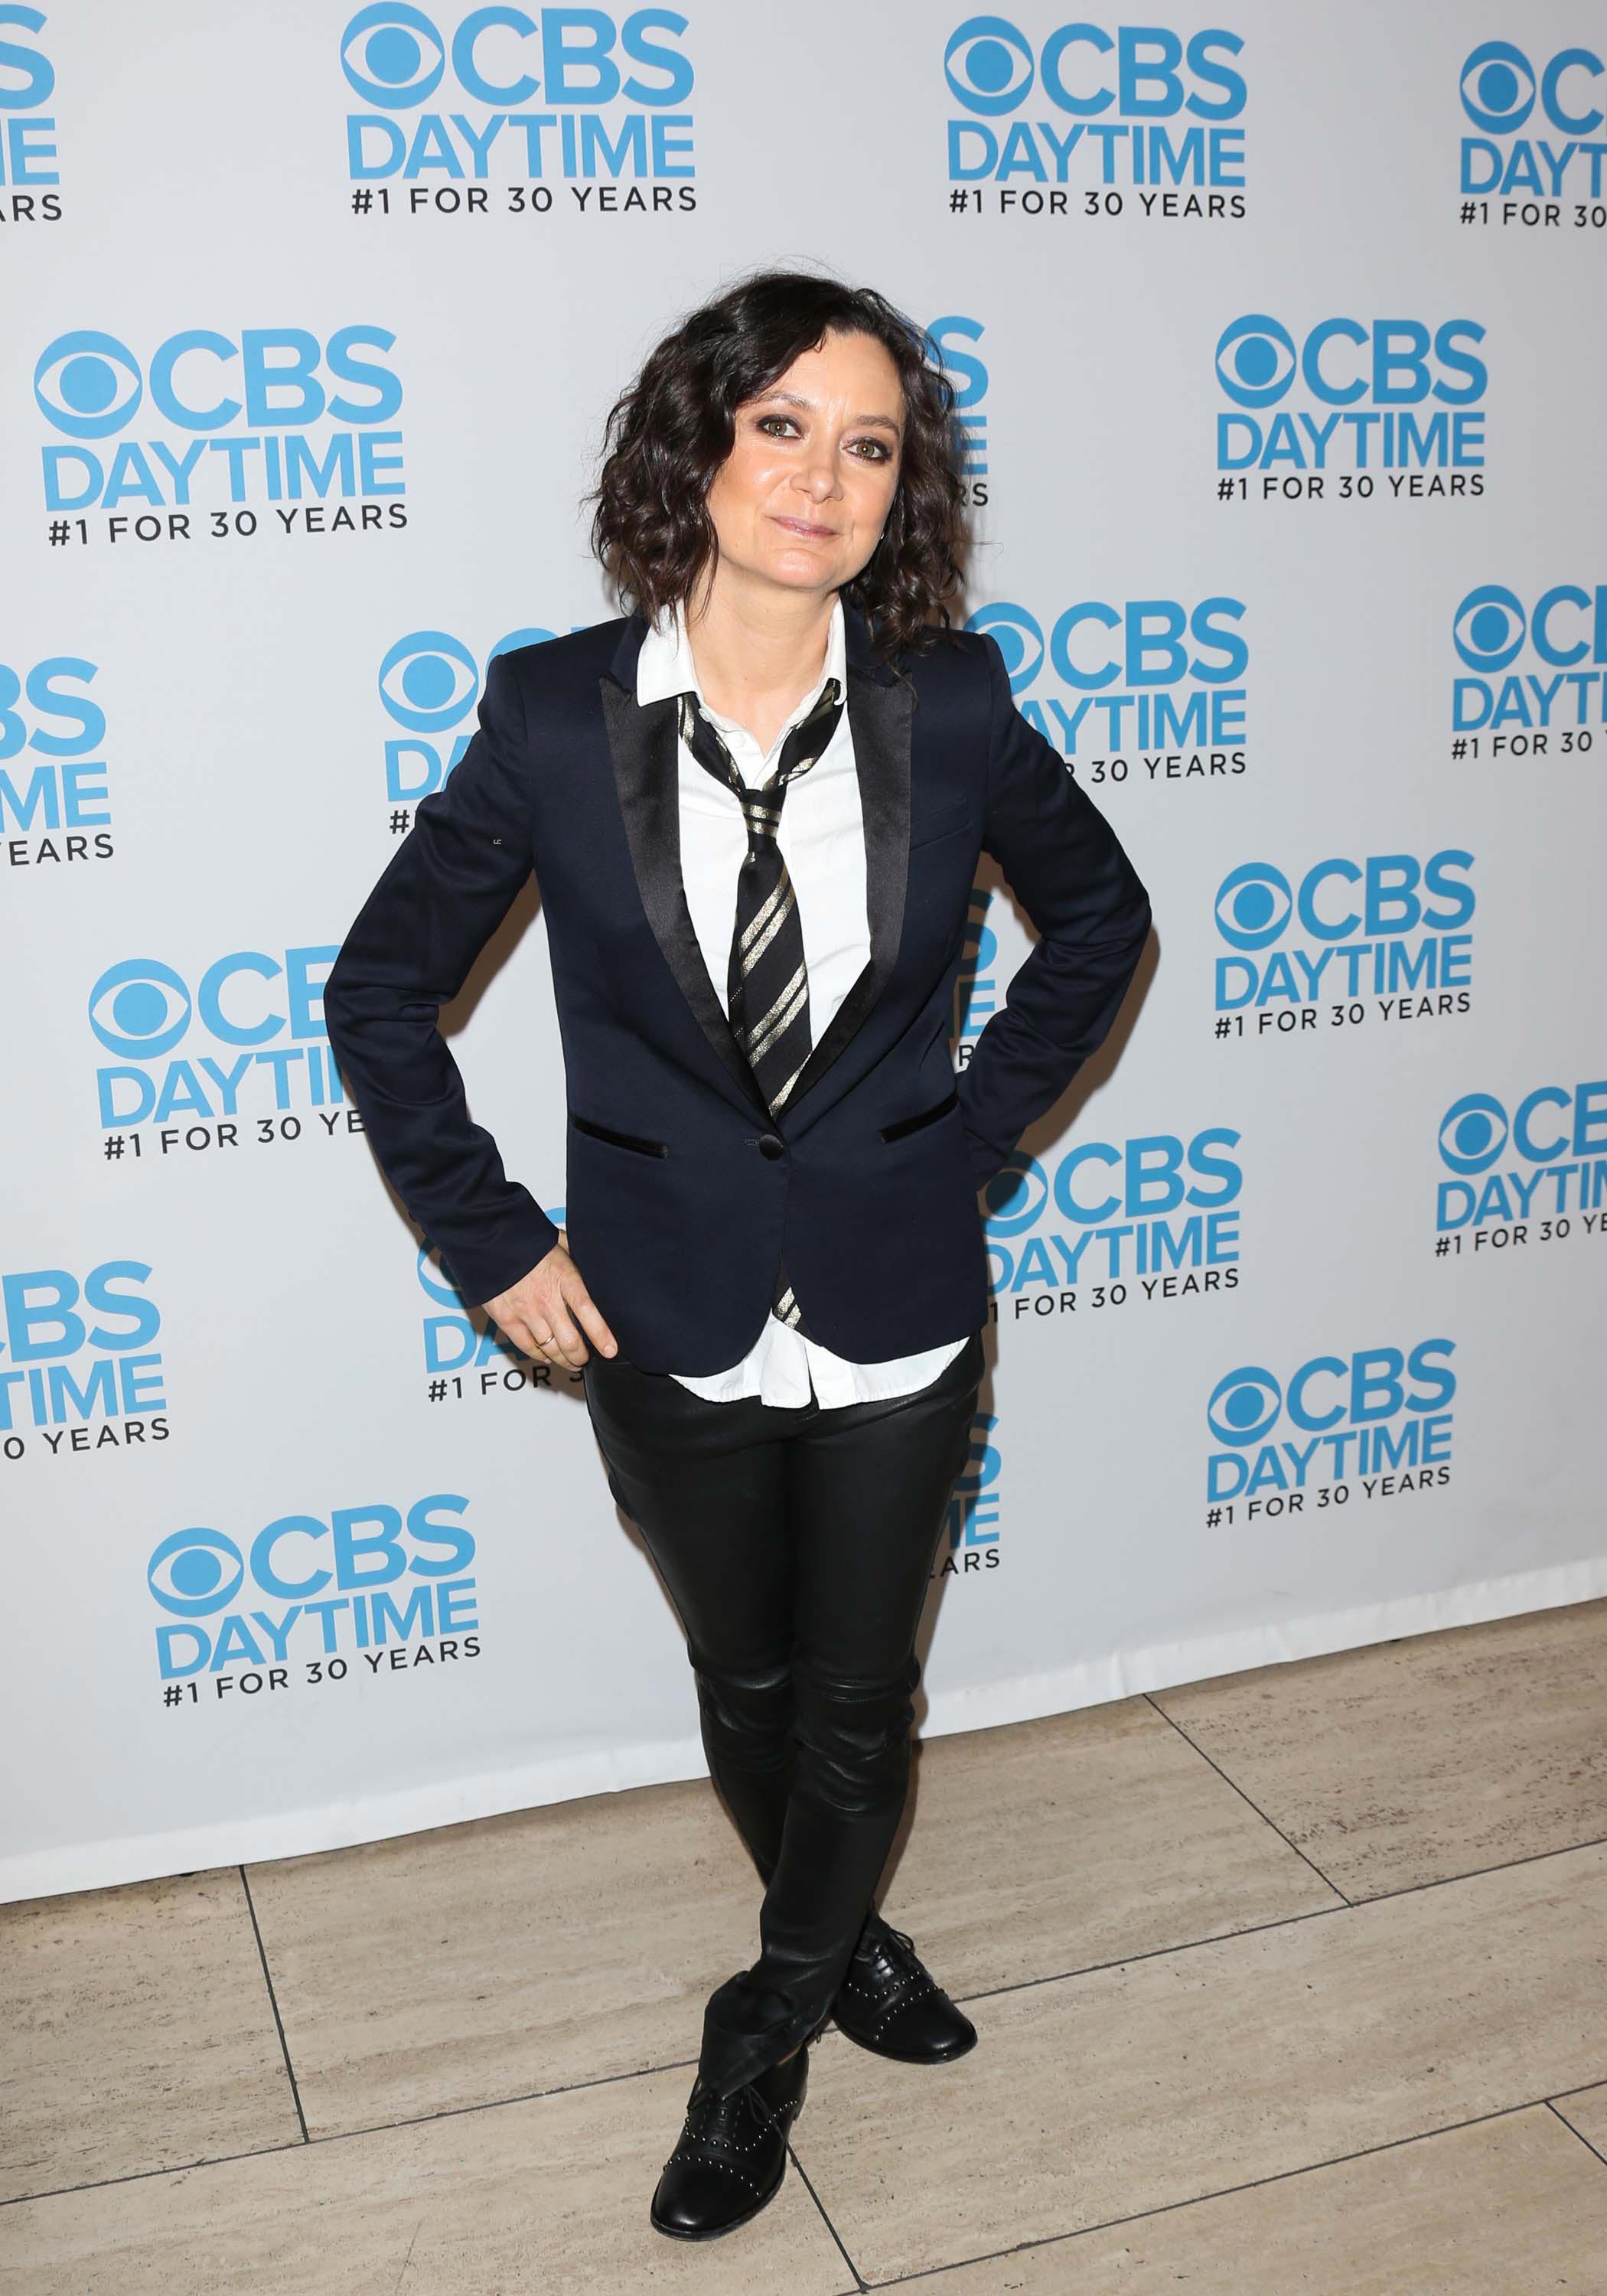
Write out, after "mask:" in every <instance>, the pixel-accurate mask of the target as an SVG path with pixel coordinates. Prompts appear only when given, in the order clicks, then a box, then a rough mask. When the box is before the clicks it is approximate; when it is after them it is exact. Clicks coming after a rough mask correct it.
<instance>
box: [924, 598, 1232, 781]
mask: <svg viewBox="0 0 1607 2296" xmlns="http://www.w3.org/2000/svg"><path fill="white" fill-rule="evenodd" d="M1244 611H1245V610H1244V605H1243V603H1242V600H1240V599H1238V598H1229V597H1213V598H1202V599H1201V600H1200V601H1199V602H1198V603H1195V604H1193V605H1192V606H1191V605H1187V604H1185V603H1184V602H1183V601H1181V600H1180V599H1177V598H1127V599H1122V600H1120V601H1116V600H1106V599H1102V598H1084V599H1081V600H1079V601H1078V603H1076V604H1074V605H1069V606H1066V607H1064V608H1063V609H1062V611H1061V612H1059V613H1058V614H1057V615H1055V616H1054V619H1051V620H1049V621H1048V623H1047V626H1046V627H1045V621H1044V619H1040V617H1039V616H1038V615H1037V614H1035V613H1034V612H1033V611H1031V610H1030V609H1029V607H1026V606H1022V605H1018V604H1015V603H1013V602H1010V601H1004V600H1000V601H997V602H996V603H994V604H992V605H988V606H981V607H979V608H978V610H977V611H976V612H975V613H974V614H972V616H971V618H970V619H969V620H968V621H967V623H966V625H965V627H966V628H967V629H968V630H982V631H985V632H986V633H987V634H988V636H989V637H991V638H992V639H993V640H994V641H995V642H996V644H997V646H998V649H999V652H1001V653H1002V654H1003V655H1004V667H1005V668H1006V669H1007V670H1008V671H1009V673H1010V690H1011V693H1013V695H1014V697H1015V704H1016V707H1017V709H1019V710H1020V711H1021V715H1022V717H1025V718H1026V720H1027V722H1028V724H1029V726H1033V727H1035V728H1036V730H1037V732H1038V733H1040V734H1043V735H1044V737H1045V740H1046V741H1050V742H1054V746H1055V748H1056V749H1057V750H1060V751H1061V753H1062V756H1063V757H1065V758H1068V759H1069V760H1070V762H1071V763H1072V764H1074V765H1078V766H1080V767H1082V769H1083V774H1082V777H1083V779H1085V780H1086V781H1088V782H1090V783H1107V784H1111V783H1114V784H1117V785H1119V784H1120V783H1124V782H1128V781H1131V782H1134V783H1144V785H1146V786H1148V785H1150V784H1152V783H1155V784H1160V783H1179V784H1181V783H1185V782H1211V781H1218V782H1220V781H1226V780H1229V779H1231V778H1232V777H1233V776H1234V775H1238V774H1242V772H1243V771H1244V767H1245V753H1244V747H1243V743H1244V715H1245V707H1246V702H1247V699H1248V690H1247V688H1246V685H1245V683H1244V676H1245V671H1246V668H1248V665H1249V661H1250V648H1249V646H1248V645H1247V644H1246V643H1245V640H1244V638H1243V635H1242V633H1241V631H1240V630H1239V628H1238V627H1237V626H1238V624H1239V623H1240V622H1241V621H1242V619H1243V616H1244Z"/></svg>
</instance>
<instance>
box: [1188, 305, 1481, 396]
mask: <svg viewBox="0 0 1607 2296" xmlns="http://www.w3.org/2000/svg"><path fill="white" fill-rule="evenodd" d="M1464 337H1465V338H1466V339H1467V340H1468V341H1469V342H1472V343H1479V342H1482V341H1483V340H1484V329H1483V328H1482V327H1481V326H1480V325H1478V324H1476V322H1474V321H1473V320H1472V319H1447V320H1446V321H1445V322H1444V324H1442V325H1441V326H1440V327H1439V328H1438V329H1437V330H1436V331H1435V332H1433V333H1432V334H1431V332H1430V331H1429V329H1428V328H1427V327H1426V326H1425V325H1423V323H1422V321H1421V320H1417V319H1376V320H1374V321H1373V324H1372V326H1371V327H1365V326H1363V325H1362V324H1360V323H1359V322H1358V321H1357V320H1355V319H1324V320H1322V321H1320V322H1319V324H1317V325H1316V326H1315V327H1313V328H1312V329H1311V331H1310V332H1309V333H1308V335H1307V337H1306V339H1305V341H1304V342H1303V343H1300V344H1297V343H1296V341H1295V339H1294V337H1293V336H1292V335H1291V333H1290V332H1289V329H1288V328H1287V327H1286V326H1284V325H1283V323H1282V321H1281V320H1278V319H1275V318H1273V317H1272V316H1271V315H1270V314H1269V313H1267V312H1266V311H1249V312H1246V313H1245V314H1244V316H1242V318H1237V319H1234V320H1233V321H1232V322H1231V324H1229V325H1227V326H1226V327H1225V328H1224V329H1223V330H1222V332H1221V333H1220V335H1218V338H1217V348H1216V352H1215V363H1216V369H1217V380H1218V382H1219V383H1220V384H1221V386H1222V389H1223V390H1224V391H1225V392H1226V395H1227V397H1228V398H1231V399H1232V401H1233V403H1234V406H1242V407H1246V408H1250V409H1255V408H1259V407H1264V406H1276V405H1277V403H1278V401H1279V400H1280V399H1281V398H1284V397H1285V396H1286V395H1287V393H1288V391H1289V388H1290V386H1291V383H1292V382H1293V381H1294V379H1295V376H1296V374H1297V373H1299V375H1300V380H1301V381H1302V382H1303V383H1304V384H1305V387H1306V389H1308V390H1309V391H1310V393H1311V394H1312V396H1313V398H1316V399H1319V400H1321V401H1322V403H1323V404H1324V406H1354V405H1356V403H1357V401H1358V400H1363V399H1365V400H1368V401H1369V402H1371V403H1372V404H1374V405H1377V406H1420V405H1421V404H1422V403H1423V400H1424V399H1426V398H1437V399H1439V400H1440V401H1441V402H1442V403H1443V404H1444V405H1446V406H1472V404H1473V403H1474V402H1475V401H1476V400H1477V399H1480V398H1482V397H1483V395H1484V390H1485V386H1486V384H1487V382H1488V379H1489V377H1488V370H1487V368H1486V367H1485V365H1484V363H1483V361H1482V360H1481V359H1478V358H1475V357H1473V355H1472V351H1471V350H1468V349H1466V348H1464V347H1463V342H1462V338H1464ZM1335 342H1338V343H1341V344H1349V345H1350V346H1352V352H1351V356H1350V358H1349V368H1350V370H1351V371H1350V372H1349V373H1346V374H1345V375H1344V376H1343V378H1342V379H1341V380H1331V379H1330V377H1329V376H1328V375H1327V374H1326V373H1324V364H1323V363H1324V355H1325V354H1326V353H1327V351H1328V349H1329V347H1330V346H1331V345H1332V344H1333V343H1335ZM1431 352H1432V354H1433V357H1434V358H1435V359H1436V360H1437V361H1438V362H1439V365H1440V367H1442V368H1446V369H1448V370H1449V371H1450V373H1453V374H1456V375H1460V376H1462V377H1463V378H1464V380H1463V381H1461V382H1457V383H1452V382H1447V381H1446V380H1445V377H1444V375H1443V374H1441V375H1440V376H1439V378H1438V379H1434V378H1431V374H1430V368H1429V357H1430V353H1431ZM1338 363H1339V362H1337V361H1336V362H1335V364H1336V365H1337V364H1338ZM1358 366H1359V367H1360V368H1361V369H1362V370H1363V372H1362V373H1356V372H1354V370H1355V369H1356V368H1357V367H1358Z"/></svg>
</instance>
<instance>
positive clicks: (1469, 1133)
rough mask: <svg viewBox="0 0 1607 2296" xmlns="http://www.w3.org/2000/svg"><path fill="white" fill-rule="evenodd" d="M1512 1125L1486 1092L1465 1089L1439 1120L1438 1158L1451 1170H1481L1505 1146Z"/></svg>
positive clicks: (1462, 1171)
mask: <svg viewBox="0 0 1607 2296" xmlns="http://www.w3.org/2000/svg"><path fill="white" fill-rule="evenodd" d="M1511 1130H1512V1128H1511V1126H1510V1125H1509V1124H1508V1122H1507V1120H1506V1111H1505V1109H1504V1108H1503V1107H1502V1105H1501V1103H1500V1102H1499V1101H1498V1100H1496V1099H1495V1098H1494V1097H1493V1095H1491V1094H1489V1093H1488V1092H1470V1093H1464V1095H1463V1097H1462V1098H1461V1099H1460V1100H1458V1101H1453V1103H1451V1105H1450V1107H1449V1108H1447V1111H1446V1112H1445V1114H1444V1116H1443V1117H1442V1118H1441V1119H1440V1122H1439V1154H1440V1159H1441V1161H1442V1162H1444V1163H1446V1164H1447V1165H1449V1167H1450V1169H1451V1170H1452V1171H1453V1172H1461V1173H1464V1174H1467V1173H1470V1172H1482V1171H1485V1170H1487V1169H1488V1167H1489V1166H1490V1165H1491V1164H1493V1163H1494V1162H1495V1160H1496V1157H1497V1156H1499V1154H1500V1153H1501V1151H1502V1150H1503V1149H1504V1148H1505V1145H1506V1144H1507V1140H1508V1138H1509V1137H1510V1135H1511Z"/></svg>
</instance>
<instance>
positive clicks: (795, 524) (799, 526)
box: [775, 518, 837, 542]
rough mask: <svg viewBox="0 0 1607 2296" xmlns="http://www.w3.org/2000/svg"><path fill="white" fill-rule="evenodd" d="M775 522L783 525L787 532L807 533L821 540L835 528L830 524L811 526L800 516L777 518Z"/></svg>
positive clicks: (832, 532) (833, 531)
mask: <svg viewBox="0 0 1607 2296" xmlns="http://www.w3.org/2000/svg"><path fill="white" fill-rule="evenodd" d="M775 523H776V524H777V526H784V527H785V528H786V529H787V531H788V533H789V534H807V535H808V536H810V537H812V538H814V539H816V540H819V541H822V542H824V540H825V539H826V537H828V536H829V535H832V534H834V533H835V532H836V530H837V529H835V527H831V526H811V525H810V524H809V522H808V520H807V519H802V518H778V519H777V520H776V521H775Z"/></svg>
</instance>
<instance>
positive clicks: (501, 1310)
mask: <svg viewBox="0 0 1607 2296" xmlns="http://www.w3.org/2000/svg"><path fill="white" fill-rule="evenodd" d="M484 1306H485V1310H486V1313H487V1315H488V1316H489V1317H490V1318H491V1321H492V1322H493V1323H494V1324H496V1328H497V1330H498V1331H499V1332H502V1333H505V1334H506V1335H507V1337H508V1338H509V1339H511V1340H512V1341H513V1343H514V1345H515V1346H516V1347H520V1348H522V1349H524V1351H525V1353H526V1355H528V1356H529V1357H531V1358H532V1359H533V1360H534V1361H535V1362H537V1363H561V1364H567V1365H569V1367H570V1370H571V1371H578V1370H579V1368H580V1366H581V1365H582V1364H583V1363H584V1362H585V1361H586V1356H587V1353H588V1349H587V1348H586V1341H585V1340H583V1339H582V1338H581V1336H580V1333H579V1331H578V1329H577V1328H576V1326H577V1325H584V1326H585V1329H586V1334H587V1336H588V1337H589V1338H590V1339H592V1340H593V1341H595V1343H596V1346H597V1348H598V1350H599V1352H600V1353H602V1354H603V1355H605V1356H611V1355H617V1354H618V1353H619V1341H617V1340H616V1339H615V1337H614V1335H613V1333H611V1331H610V1330H609V1328H608V1325H607V1324H605V1323H604V1322H603V1318H602V1316H600V1315H599V1313H598V1312H597V1309H596V1308H595V1307H594V1305H593V1303H592V1295H591V1293H590V1292H588V1291H587V1290H586V1285H585V1284H584V1283H582V1282H581V1280H580V1270H579V1269H578V1267H576V1265H575V1263H574V1261H573V1260H572V1259H570V1256H569V1253H568V1252H567V1251H565V1249H564V1247H563V1245H562V1243H561V1242H560V1243H555V1244H554V1245H553V1249H552V1250H551V1251H549V1252H548V1254H547V1256H546V1258H545V1259H538V1260H537V1263H536V1265H535V1267H532V1268H531V1270H530V1272H529V1275H521V1277H520V1279H519V1281H518V1283H514V1284H511V1285H510V1286H509V1288H508V1289H507V1291H505V1292H498V1293H497V1295H496V1299H495V1300H486V1301H485V1302H484Z"/></svg>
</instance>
